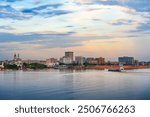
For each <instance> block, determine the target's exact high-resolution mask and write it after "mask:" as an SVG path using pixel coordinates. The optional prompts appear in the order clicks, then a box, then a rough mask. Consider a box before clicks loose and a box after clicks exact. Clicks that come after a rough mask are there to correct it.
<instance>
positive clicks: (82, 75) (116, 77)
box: [0, 69, 150, 100]
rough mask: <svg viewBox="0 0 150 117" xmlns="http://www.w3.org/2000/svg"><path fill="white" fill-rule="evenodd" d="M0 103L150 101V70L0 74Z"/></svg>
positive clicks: (54, 71) (0, 72) (1, 72)
mask: <svg viewBox="0 0 150 117" xmlns="http://www.w3.org/2000/svg"><path fill="white" fill-rule="evenodd" d="M0 99H11V100H12V99H13V100H14V99H19V100H22V99H24V100H28V99H30V100H32V99H35V100H38V99H40V100H51V99H55V100H60V99H61V100H78V99H86V100H87V99H94V100H97V99H150V69H143V70H131V71H126V72H122V73H119V72H108V71H99V70H86V71H71V70H64V71H60V70H49V71H30V72H29V71H27V72H24V71H11V72H10V71H9V72H8V71H5V72H4V71H0Z"/></svg>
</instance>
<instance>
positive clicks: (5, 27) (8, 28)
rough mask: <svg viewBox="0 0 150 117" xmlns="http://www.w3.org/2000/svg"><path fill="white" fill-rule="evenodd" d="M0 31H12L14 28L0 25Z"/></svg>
mask: <svg viewBox="0 0 150 117" xmlns="http://www.w3.org/2000/svg"><path fill="white" fill-rule="evenodd" d="M0 29H2V30H14V29H15V28H13V27H11V26H7V25H2V26H0Z"/></svg>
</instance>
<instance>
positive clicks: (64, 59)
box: [60, 56, 73, 64]
mask: <svg viewBox="0 0 150 117" xmlns="http://www.w3.org/2000/svg"><path fill="white" fill-rule="evenodd" d="M72 62H73V61H72V58H70V57H66V56H64V57H62V58H60V63H63V64H72Z"/></svg>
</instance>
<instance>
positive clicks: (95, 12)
mask: <svg viewBox="0 0 150 117" xmlns="http://www.w3.org/2000/svg"><path fill="white" fill-rule="evenodd" d="M149 37H150V0H0V59H11V58H12V55H13V53H20V54H21V57H22V58H24V59H27V58H29V59H36V58H37V59H46V58H49V57H57V58H59V57H61V56H63V54H64V51H68V50H69V51H74V52H75V53H76V55H81V56H86V57H91V56H95V57H100V56H102V57H105V58H106V59H109V60H116V59H117V57H118V56H124V55H125V56H134V57H135V58H137V59H140V60H146V61H150V54H149V50H150V46H149V43H150V38H149Z"/></svg>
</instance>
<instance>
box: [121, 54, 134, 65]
mask: <svg viewBox="0 0 150 117" xmlns="http://www.w3.org/2000/svg"><path fill="white" fill-rule="evenodd" d="M118 61H119V63H120V64H124V65H134V64H135V61H134V57H127V56H124V57H119V58H118Z"/></svg>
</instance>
